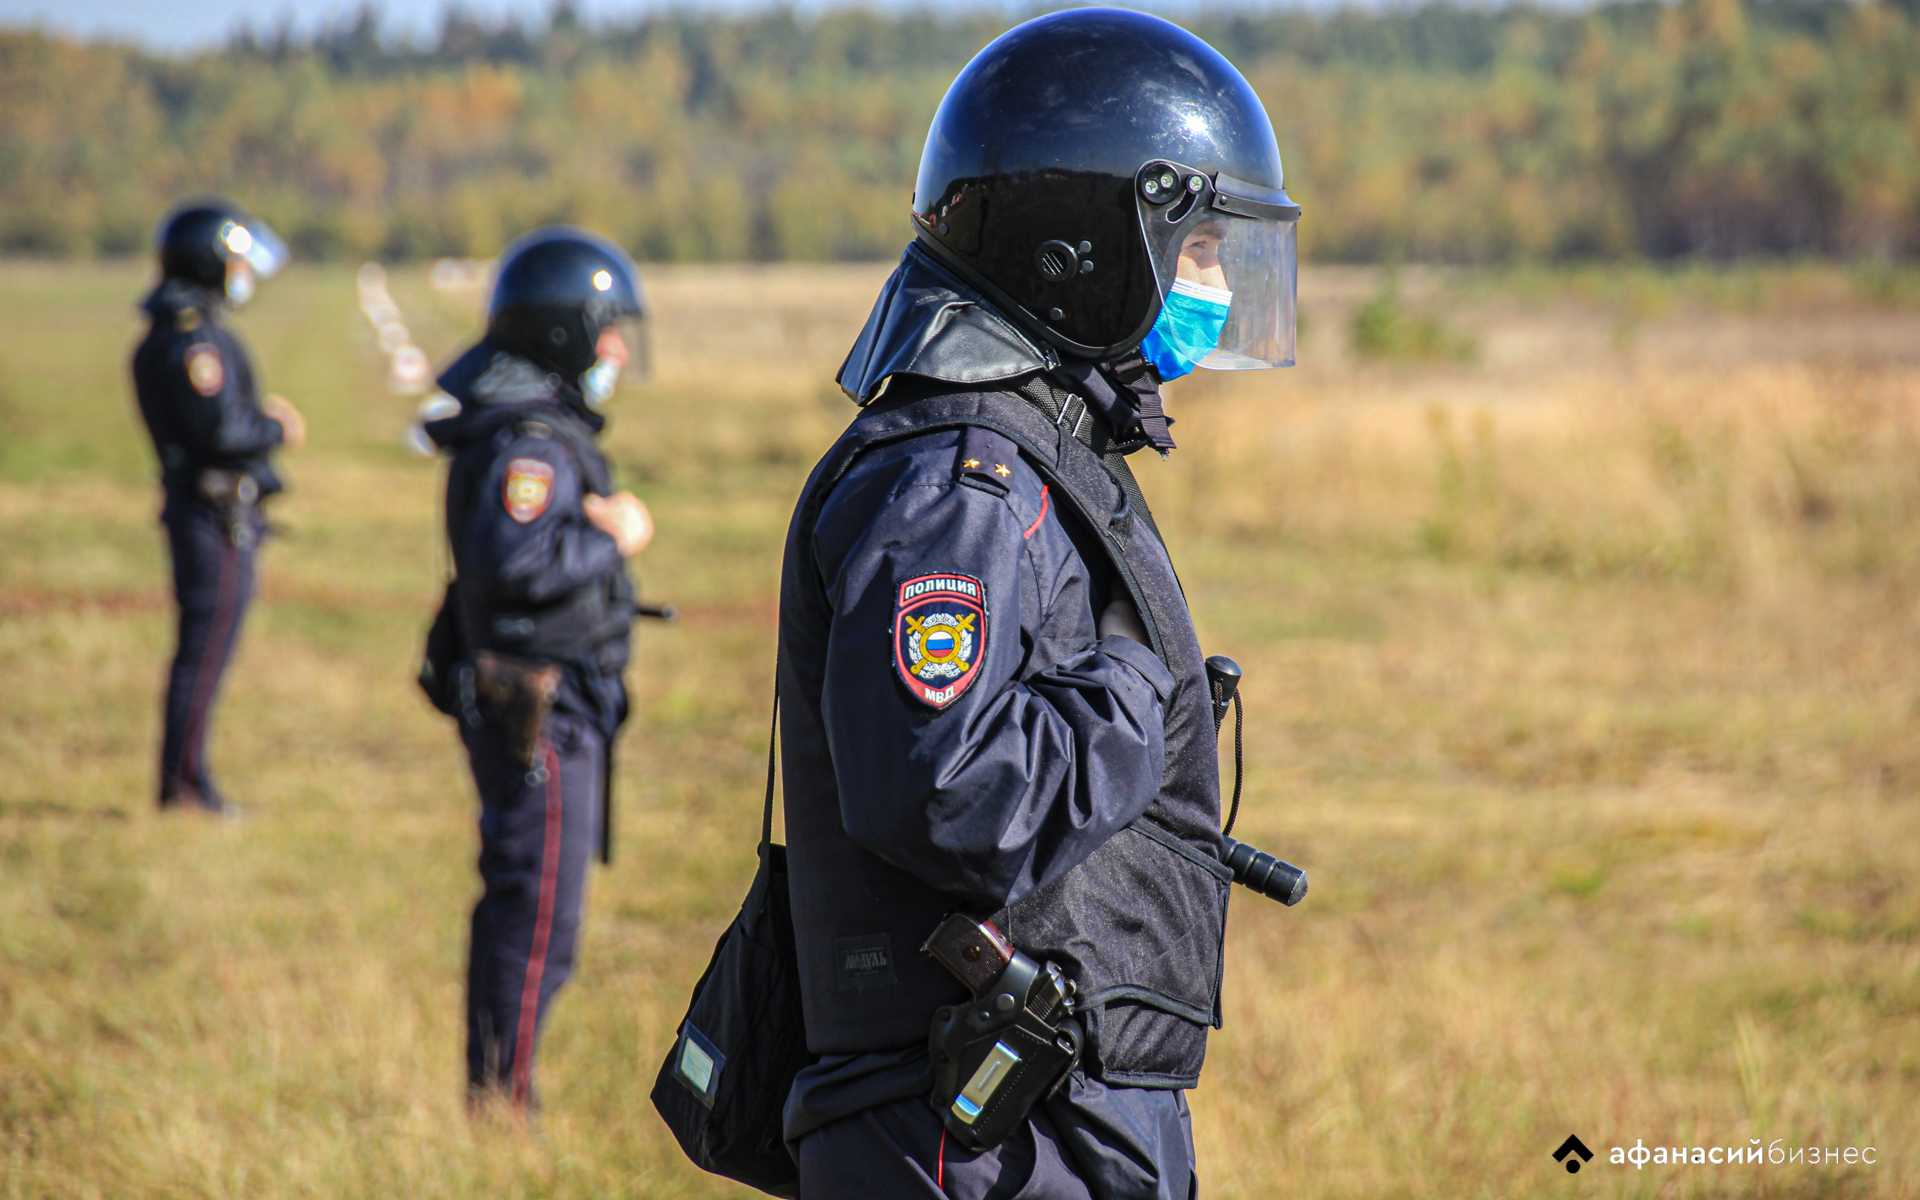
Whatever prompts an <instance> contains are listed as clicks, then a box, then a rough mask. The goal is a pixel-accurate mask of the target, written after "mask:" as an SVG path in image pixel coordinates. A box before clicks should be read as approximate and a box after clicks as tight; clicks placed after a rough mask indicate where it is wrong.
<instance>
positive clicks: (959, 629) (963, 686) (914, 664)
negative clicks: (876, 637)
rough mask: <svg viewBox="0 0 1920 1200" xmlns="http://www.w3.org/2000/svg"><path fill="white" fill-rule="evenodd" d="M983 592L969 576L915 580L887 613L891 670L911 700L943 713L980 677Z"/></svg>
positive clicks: (984, 643) (984, 628) (983, 647)
mask: <svg viewBox="0 0 1920 1200" xmlns="http://www.w3.org/2000/svg"><path fill="white" fill-rule="evenodd" d="M986 655H987V589H986V585H984V584H982V583H981V582H980V581H979V580H978V579H975V578H973V576H971V575H920V576H916V577H915V578H913V579H909V580H907V581H906V582H905V583H903V584H901V585H900V596H899V599H898V600H897V601H896V602H895V604H894V607H893V666H894V670H895V671H897V672H898V673H899V675H900V681H901V682H902V683H905V684H906V685H907V690H908V691H909V692H912V693H913V698H914V699H915V700H918V701H920V702H921V703H922V704H930V705H932V706H933V707H934V708H945V707H946V706H947V705H949V704H952V703H953V702H954V701H955V700H958V699H959V698H960V694H961V693H962V692H965V691H966V690H967V688H968V687H970V686H971V685H972V684H973V681H974V680H975V679H977V678H978V677H979V675H980V663H981V660H983V659H984V658H986Z"/></svg>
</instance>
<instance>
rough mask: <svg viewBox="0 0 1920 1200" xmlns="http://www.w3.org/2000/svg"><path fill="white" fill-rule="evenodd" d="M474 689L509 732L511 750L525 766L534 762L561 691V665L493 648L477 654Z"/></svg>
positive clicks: (482, 703)
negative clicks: (503, 652) (518, 656)
mask: <svg viewBox="0 0 1920 1200" xmlns="http://www.w3.org/2000/svg"><path fill="white" fill-rule="evenodd" d="M473 691H474V696H475V698H476V699H477V700H478V701H479V702H480V706H481V708H482V709H484V710H485V711H486V713H487V714H488V715H489V716H491V717H492V718H493V719H494V720H495V721H496V722H498V723H499V725H500V728H501V730H502V731H503V732H505V734H506V735H507V752H508V753H509V754H511V755H512V756H513V760H514V761H515V762H517V763H519V764H520V765H521V766H523V767H530V766H532V765H533V759H534V755H536V754H538V753H539V750H540V735H541V734H542V733H543V732H544V731H545V730H546V726H547V714H548V713H551V712H552V711H553V701H554V697H555V696H557V695H558V694H559V692H560V668H559V667H558V666H556V665H555V664H553V663H550V662H541V661H539V660H538V659H531V658H515V657H513V656H512V655H509V654H496V653H494V652H493V651H491V650H476V651H475V652H474V655H473Z"/></svg>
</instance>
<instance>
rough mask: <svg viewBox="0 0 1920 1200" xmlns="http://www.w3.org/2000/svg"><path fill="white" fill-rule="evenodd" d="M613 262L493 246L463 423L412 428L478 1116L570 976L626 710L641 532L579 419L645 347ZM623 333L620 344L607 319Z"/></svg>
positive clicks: (630, 292) (595, 251)
mask: <svg viewBox="0 0 1920 1200" xmlns="http://www.w3.org/2000/svg"><path fill="white" fill-rule="evenodd" d="M642 312H643V307H642V303H641V297H640V286H639V279H638V276H637V273H636V272H635V270H634V268H633V264H632V262H631V261H629V260H628V258H627V256H626V255H625V254H624V253H622V252H621V251H620V250H619V249H618V248H617V247H615V246H614V245H613V244H612V243H610V242H607V241H606V240H604V239H602V238H599V237H596V236H594V235H593V234H590V233H587V232H585V231H583V230H578V229H568V228H551V229H543V230H540V231H538V232H535V233H532V234H529V235H527V236H526V237H524V238H522V239H520V240H519V241H518V242H516V243H514V244H513V245H512V246H509V247H508V248H507V250H506V252H505V253H503V254H502V255H501V257H500V269H499V279H498V281H497V282H496V283H495V285H494V290H493V297H492V300H491V302H490V305H489V308H488V314H487V333H486V337H484V338H483V339H482V340H481V341H480V342H479V343H478V344H477V345H475V346H474V347H472V348H471V349H469V350H468V351H467V352H466V353H464V354H462V355H461V356H460V357H459V359H457V360H456V361H455V362H454V364H453V365H452V366H451V367H449V368H448V369H447V370H446V372H445V373H444V374H442V375H441V377H440V386H441V388H442V389H444V390H445V391H446V393H447V394H448V395H450V396H451V397H453V398H454V399H455V400H457V401H458V402H459V403H460V411H459V412H458V413H456V414H454V415H453V416H450V417H447V418H446V419H444V420H440V421H435V422H433V423H431V424H429V425H428V426H427V427H426V431H427V434H428V436H429V437H431V438H432V439H433V440H434V442H435V443H436V444H437V445H439V446H440V447H441V448H442V449H443V450H445V451H447V452H448V454H450V455H451V457H452V462H451V465H450V466H449V468H448V472H447V496H446V517H447V538H448V541H449V543H450V544H451V547H452V552H453V573H454V578H453V580H452V582H451V583H450V584H449V585H448V588H447V595H446V599H445V602H444V603H443V604H442V606H441V610H440V614H439V616H438V617H437V618H435V620H434V625H433V629H432V631H431V632H430V633H429V634H428V638H427V662H426V665H425V666H424V667H423V669H422V672H421V684H422V686H423V687H425V688H426V690H427V693H428V695H429V696H430V697H431V698H432V699H433V701H434V703H435V704H436V705H437V706H438V707H439V708H440V709H441V711H443V712H445V713H447V714H448V715H449V716H452V717H454V718H455V719H456V720H457V721H458V722H459V725H460V735H461V738H462V739H463V740H464V741H465V743H466V749H467V757H468V760H469V762H470V763H471V765H472V768H473V778H474V783H475V784H476V785H477V787H478V789H479V792H480V802H481V815H480V876H481V879H482V882H483V884H484V886H485V891H484V893H483V894H482V896H481V898H480V901H479V903H478V904H477V905H476V906H475V907H474V910H473V932H472V946H471V951H470V958H469V962H468V973H467V1082H468V1087H469V1094H470V1097H471V1098H472V1099H473V1100H474V1101H475V1102H476V1103H477V1102H480V1101H482V1100H485V1099H488V1098H491V1097H504V1098H505V1099H507V1100H508V1101H510V1102H511V1104H512V1105H513V1107H514V1108H515V1109H516V1110H518V1111H520V1112H523V1113H524V1112H526V1111H527V1110H529V1109H531V1108H534V1107H537V1101H536V1098H535V1093H534V1088H533V1059H534V1049H535V1046H536V1044H537V1042H538V1038H539V1034H540V1028H541V1022H542V1018H543V1017H544V1015H545V1013H546V1011H547V1006H548V1004H549V1002H550V1001H551V1000H552V999H553V996H554V994H555V993H556V992H558V991H559V990H560V987H561V985H562V984H564V983H565V982H566V981H567V979H568V977H569V976H570V975H571V974H572V973H573V957H574V942H575V935H576V933H577V932H578V929H579V925H580V908H581V903H582V901H583V899H584V897H585V893H586V876H587V864H588V862H589V860H590V858H591V857H592V851H593V846H594V843H595V840H596V834H598V833H599V832H600V830H599V824H600V822H601V820H602V815H603V808H602V804H603V802H604V799H605V795H606V788H607V785H608V783H609V775H610V769H609V759H608V752H609V749H610V747H611V745H612V742H613V738H614V736H615V735H616V733H617V732H618V731H619V728H620V725H621V722H623V721H624V720H625V719H626V715H627V695H626V687H625V684H624V682H623V680H622V673H623V672H624V670H625V668H626V665H627V655H628V641H629V628H630V626H631V624H632V621H633V616H634V591H633V584H632V582H631V581H630V580H629V578H628V576H627V567H626V560H627V559H628V558H630V557H632V556H633V555H635V554H638V553H639V552H640V550H641V549H642V548H643V547H645V546H646V544H647V542H648V541H649V540H650V539H651V538H652V536H653V521H652V518H651V517H649V516H648V514H647V510H646V506H645V505H643V504H641V503H640V501H639V499H638V498H636V497H635V496H634V495H633V494H632V493H631V492H624V491H623V492H614V491H613V486H612V476H611V471H610V470H609V467H608V464H607V460H606V458H605V456H604V455H602V454H601V452H600V448H599V446H598V444H597V443H596V441H595V438H596V435H598V434H599V432H600V430H601V428H602V426H603V425H604V423H605V421H604V418H602V417H601V416H600V415H599V413H598V412H596V411H595V410H596V409H597V408H598V407H599V405H600V404H601V403H602V402H603V401H604V400H605V399H606V398H607V397H608V396H610V395H611V394H612V390H613V383H614V378H615V377H616V376H617V375H618V373H619V371H620V369H621V368H622V367H623V366H625V365H626V364H627V362H628V361H629V355H630V354H632V353H633V352H635V351H637V350H639V349H640V348H641V343H640V342H639V341H638V340H637V338H638V333H639V330H638V323H639V320H640V318H641V316H642ZM623 323H625V324H627V325H629V326H630V328H629V329H628V330H627V331H626V333H625V335H624V336H623V333H622V328H621V327H622V324H623Z"/></svg>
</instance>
